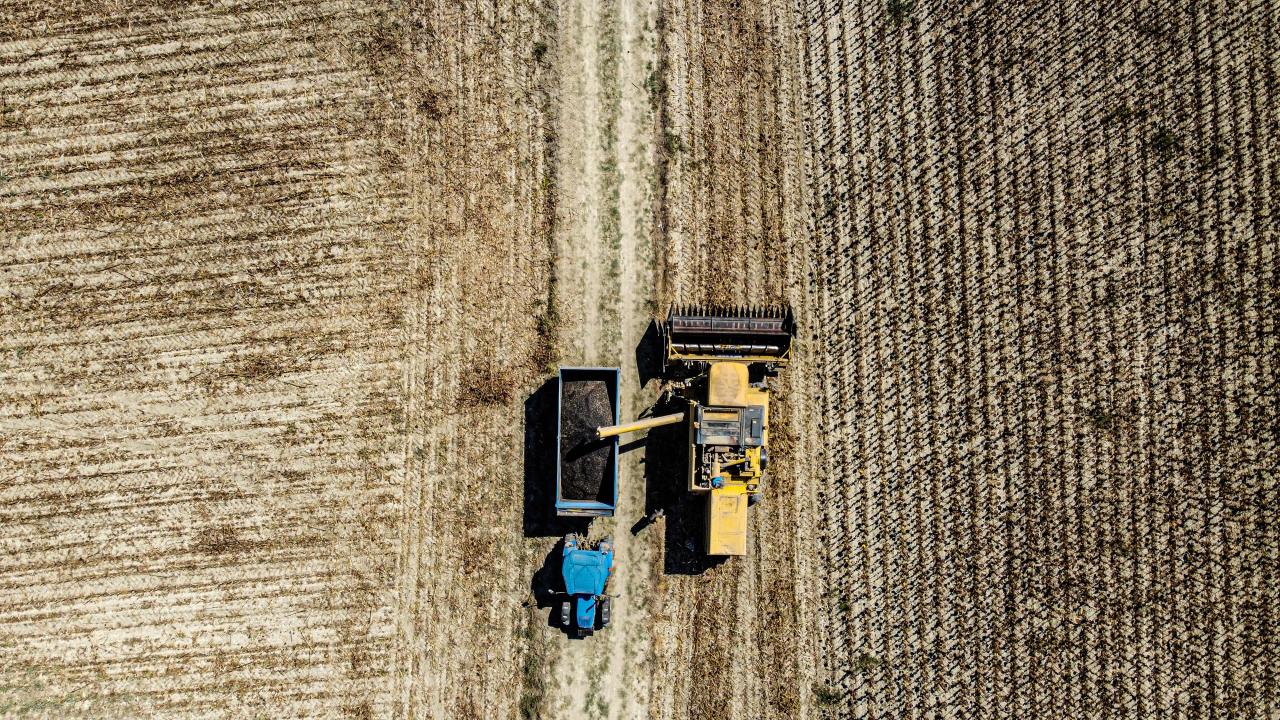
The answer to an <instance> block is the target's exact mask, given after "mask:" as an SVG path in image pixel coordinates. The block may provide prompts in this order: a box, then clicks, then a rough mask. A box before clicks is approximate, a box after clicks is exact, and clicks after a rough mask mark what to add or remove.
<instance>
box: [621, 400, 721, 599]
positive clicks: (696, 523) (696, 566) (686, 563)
mask: <svg viewBox="0 0 1280 720" xmlns="http://www.w3.org/2000/svg"><path fill="white" fill-rule="evenodd" d="M684 407H685V403H684V402H683V401H680V400H674V401H673V400H672V399H670V398H667V397H665V396H664V398H662V399H660V400H659V401H658V403H657V404H655V405H654V407H653V410H652V412H651V414H653V415H665V414H667V413H673V412H679V411H681V410H683V409H684ZM646 414H650V413H646ZM688 455H689V430H688V427H687V426H686V425H685V424H684V423H677V424H675V425H665V426H663V427H656V428H653V429H652V430H650V431H649V436H648V438H647V442H646V443H645V458H644V477H645V516H644V517H643V518H641V520H640V521H639V522H637V523H636V524H635V525H633V526H632V527H631V534H632V535H635V534H638V533H639V532H641V531H643V530H645V529H646V528H647V527H648V526H649V525H651V524H654V521H653V518H654V516H655V515H656V514H657V513H658V512H659V511H661V513H662V517H663V518H664V520H665V523H664V525H663V527H664V531H663V545H664V550H665V551H664V552H663V561H662V571H663V573H665V574H667V575H701V574H702V573H704V572H706V571H707V570H709V569H711V568H713V567H716V566H717V565H720V564H722V563H724V561H725V560H726V559H727V558H724V557H713V556H708V555H707V554H706V548H705V547H704V546H703V544H704V542H705V541H704V538H703V535H704V534H705V533H704V530H705V528H706V521H707V519H706V512H707V503H706V497H705V496H704V495H701V494H697V493H691V492H689V489H688V487H687V486H686V483H687V481H686V480H685V478H686V477H687V472H688V469H687V465H688V460H689V458H688Z"/></svg>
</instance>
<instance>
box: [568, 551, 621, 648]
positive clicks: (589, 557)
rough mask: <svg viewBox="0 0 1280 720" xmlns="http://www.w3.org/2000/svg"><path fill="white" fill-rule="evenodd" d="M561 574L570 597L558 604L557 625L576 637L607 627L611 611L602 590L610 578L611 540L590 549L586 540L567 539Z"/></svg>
mask: <svg viewBox="0 0 1280 720" xmlns="http://www.w3.org/2000/svg"><path fill="white" fill-rule="evenodd" d="M560 572H561V574H562V575H563V576H564V589H565V592H566V593H568V595H569V599H568V600H565V601H564V602H562V603H560V624H561V625H564V626H565V628H566V629H567V630H568V631H569V632H571V633H573V634H575V635H577V636H578V637H584V636H586V635H590V634H591V633H592V632H594V631H595V630H597V629H603V628H604V627H606V626H608V624H609V621H610V620H611V619H612V618H611V617H610V615H611V614H612V608H611V602H610V599H609V596H608V595H607V594H605V589H606V586H607V584H608V582H609V577H610V576H611V575H612V574H613V540H612V539H611V538H605V539H603V540H601V541H600V542H599V544H598V545H597V546H596V547H595V548H594V549H592V548H591V547H590V546H589V544H588V543H587V541H586V538H584V537H581V536H579V535H568V536H566V537H565V539H564V555H563V557H562V563H561V566H560Z"/></svg>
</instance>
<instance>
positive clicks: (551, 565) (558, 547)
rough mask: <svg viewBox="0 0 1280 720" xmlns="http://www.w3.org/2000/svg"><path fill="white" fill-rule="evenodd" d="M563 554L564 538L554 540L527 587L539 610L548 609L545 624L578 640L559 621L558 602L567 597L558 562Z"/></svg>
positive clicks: (575, 634) (571, 638) (574, 634)
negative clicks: (554, 542)
mask: <svg viewBox="0 0 1280 720" xmlns="http://www.w3.org/2000/svg"><path fill="white" fill-rule="evenodd" d="M563 556H564V538H560V539H559V540H557V541H556V544H555V545H554V546H552V548H551V552H549V553H547V557H546V558H545V559H544V560H543V561H542V567H540V568H538V571H537V572H535V573H534V574H533V579H532V580H531V581H530V582H529V589H530V590H531V591H532V592H533V599H534V602H535V603H537V606H538V609H539V610H548V612H547V625H548V626H549V627H553V628H556V629H557V630H559V631H560V632H562V633H564V635H565V637H567V638H569V639H570V640H578V639H580V638H578V635H577V633H574V632H572V631H571V630H570V629H569V628H567V627H565V626H564V625H562V624H561V623H560V603H562V602H564V601H565V600H568V599H569V595H568V593H567V592H565V587H564V576H563V575H561V574H560V562H561V558H562V557H563Z"/></svg>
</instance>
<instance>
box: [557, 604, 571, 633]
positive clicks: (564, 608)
mask: <svg viewBox="0 0 1280 720" xmlns="http://www.w3.org/2000/svg"><path fill="white" fill-rule="evenodd" d="M572 622H573V603H572V602H571V601H569V600H565V601H564V602H562V603H560V624H561V625H564V626H566V627H568V625H569V624H570V623H572Z"/></svg>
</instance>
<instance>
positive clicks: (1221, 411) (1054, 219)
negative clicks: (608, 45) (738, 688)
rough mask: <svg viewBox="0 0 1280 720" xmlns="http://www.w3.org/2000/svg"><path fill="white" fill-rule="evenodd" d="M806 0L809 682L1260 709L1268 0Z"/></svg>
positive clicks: (1270, 472)
mask: <svg viewBox="0 0 1280 720" xmlns="http://www.w3.org/2000/svg"><path fill="white" fill-rule="evenodd" d="M805 14H806V18H805V25H806V27H807V29H808V41H809V42H808V51H807V59H806V65H807V71H808V77H809V89H808V93H807V96H808V99H809V103H810V111H811V113H812V117H813V128H812V129H813V132H812V145H811V157H812V168H813V175H814V180H815V191H816V195H817V197H816V199H815V205H816V206H817V207H818V211H817V216H818V225H817V233H818V238H819V248H818V251H817V253H816V256H817V257H818V258H819V260H820V263H821V264H820V267H819V269H818V272H817V273H816V279H817V286H818V289H819V307H818V322H819V325H820V336H821V337H822V338H823V339H822V340H821V342H823V343H824V352H822V353H821V357H820V360H819V363H820V365H819V369H820V373H819V375H820V377H821V378H822V383H823V385H822V387H821V397H822V400H821V413H820V414H821V416H822V417H823V418H824V423H825V426H824V430H825V433H826V434H825V439H824V442H823V445H824V447H825V448H826V453H825V456H824V465H825V468H826V472H824V473H823V476H824V477H826V478H827V481H826V482H824V483H823V484H822V486H821V490H820V505H821V506H822V507H823V508H824V517H823V521H822V527H823V537H824V542H823V547H824V548H825V550H826V560H827V562H826V563H825V565H824V567H825V568H826V574H827V576H826V583H825V588H824V593H825V597H824V603H825V612H824V613H823V618H822V620H821V623H820V624H821V629H820V631H819V632H818V637H819V638H820V639H821V641H822V642H823V647H824V651H823V653H822V656H823V657H824V658H825V659H826V666H825V668H824V670H825V679H824V680H823V683H822V685H821V686H820V687H819V688H818V692H817V699H818V701H819V704H820V705H822V706H824V707H825V708H826V710H827V711H828V712H829V713H830V714H831V715H833V716H839V717H903V716H906V717H932V716H937V715H941V716H961V715H963V716H966V717H970V716H973V717H1013V716H1028V717H1032V716H1071V717H1086V716H1119V717H1149V716H1154V715H1165V716H1172V717H1214V716H1231V717H1265V716H1267V715H1268V714H1270V713H1273V712H1274V711H1275V705H1274V703H1275V698H1276V697H1277V695H1276V675H1275V668H1274V663H1273V662H1271V660H1270V659H1269V658H1271V657H1273V656H1274V654H1275V652H1276V649H1277V648H1276V645H1275V639H1274V637H1275V636H1274V633H1273V632H1272V631H1271V629H1272V628H1274V626H1275V621H1276V617H1277V612H1278V607H1277V597H1276V595H1275V591H1274V589H1273V588H1272V586H1273V583H1271V582H1270V581H1269V580H1268V578H1269V577H1270V575H1271V574H1272V573H1271V571H1270V570H1269V569H1268V568H1270V567H1271V566H1273V565H1274V563H1275V559H1276V557H1277V553H1278V552H1280V535H1278V534H1277V528H1276V527H1275V524H1274V520H1273V519H1272V518H1271V517H1269V512H1268V510H1267V507H1268V506H1269V505H1270V504H1272V503H1273V502H1274V499H1275V497H1276V492H1277V486H1276V481H1275V473H1274V461H1273V459H1272V458H1271V454H1272V453H1273V452H1274V449H1275V446H1276V434H1275V427H1276V424H1275V419H1276V416H1277V400H1276V396H1275V394H1274V392H1273V391H1272V390H1270V388H1271V387H1272V385H1273V384H1274V377H1275V363H1274V357H1275V351H1276V340H1275V338H1276V335H1275V321H1274V317H1275V310H1276V309H1277V308H1276V302H1277V300H1276V298H1277V294H1276V276H1275V271H1276V257H1275V245H1276V242H1275V229H1274V227H1273V226H1272V225H1271V224H1270V222H1269V221H1268V220H1267V218H1269V217H1270V216H1271V215H1273V214H1274V212H1275V205H1274V199H1273V198H1274V192H1275V178H1274V174H1273V173H1270V172H1269V171H1268V170H1267V168H1268V167H1269V165H1270V163H1271V162H1272V160H1273V158H1272V154H1273V153H1274V152H1275V149H1274V148H1273V147H1272V148H1269V147H1268V146H1267V143H1266V141H1265V137H1266V135H1267V132H1268V131H1267V130H1266V128H1273V127H1274V125H1275V123H1276V120H1277V114H1276V112H1275V110H1276V108H1275V100H1274V83H1272V82H1270V81H1269V78H1272V77H1273V69H1270V64H1269V61H1268V60H1267V58H1268V53H1269V52H1270V50H1268V49H1267V48H1268V45H1267V43H1268V42H1269V41H1268V40H1267V38H1268V37H1272V36H1271V35H1270V33H1272V32H1273V31H1274V27H1275V18H1274V15H1273V14H1271V13H1269V12H1267V11H1266V10H1265V9H1264V8H1262V7H1261V6H1255V7H1231V8H1228V7H1226V6H1215V7H1212V8H1208V7H1203V6H1193V5H1189V4H1173V5H1170V4H1167V3H1165V4H1161V5H1159V6H1158V7H1148V8H1135V9H1125V10H1121V9H1118V8H1103V7H1095V6H1091V5H1089V4H1087V3H1079V4H1075V5H1068V6H1067V7H1065V8H1064V7H1060V6H1054V7H1050V6H1048V5H1045V4H1040V3H1031V4H1024V5H1021V6H1018V7H1009V6H1002V7H1001V8H998V9H996V8H992V9H982V8H977V9H966V10H964V11H961V10H960V9H959V8H951V7H949V6H945V5H942V4H931V3H930V4H926V3H889V4H888V6H887V7H886V6H884V5H883V4H880V3H856V2H809V3H806V7H805ZM1273 49H1274V48H1272V50H1273Z"/></svg>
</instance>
